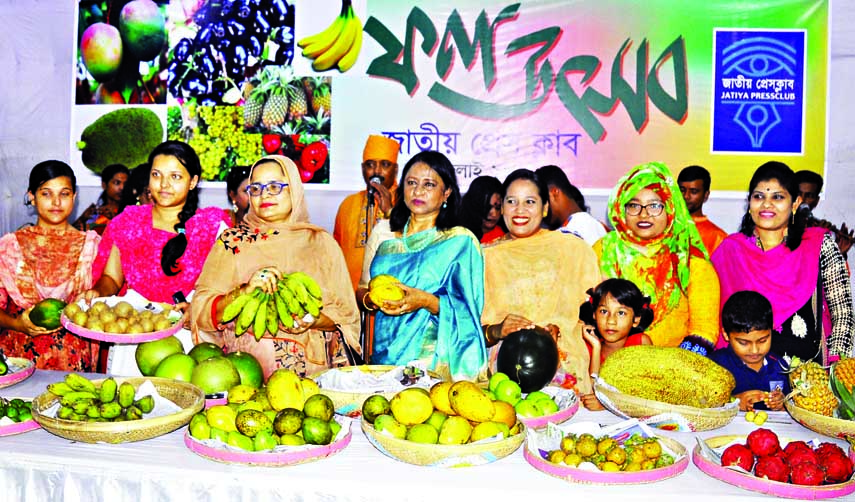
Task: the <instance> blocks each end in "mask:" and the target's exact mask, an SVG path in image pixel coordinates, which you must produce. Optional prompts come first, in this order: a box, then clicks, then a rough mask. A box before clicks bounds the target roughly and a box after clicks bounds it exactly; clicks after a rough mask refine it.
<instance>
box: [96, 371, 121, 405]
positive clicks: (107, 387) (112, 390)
mask: <svg viewBox="0 0 855 502" xmlns="http://www.w3.org/2000/svg"><path fill="white" fill-rule="evenodd" d="M118 388H119V385H118V384H117V383H116V379H114V378H113V377H110V378H108V379H106V380H104V381H103V382H101V390H100V392H99V394H98V399H100V400H101V402H102V403H109V402H110V401H112V400H114V399H116V391H117V390H118Z"/></svg>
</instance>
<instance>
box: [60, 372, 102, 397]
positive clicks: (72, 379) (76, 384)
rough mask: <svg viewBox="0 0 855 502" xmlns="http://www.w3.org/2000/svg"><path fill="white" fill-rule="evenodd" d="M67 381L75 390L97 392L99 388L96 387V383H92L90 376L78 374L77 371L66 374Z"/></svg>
mask: <svg viewBox="0 0 855 502" xmlns="http://www.w3.org/2000/svg"><path fill="white" fill-rule="evenodd" d="M65 383H66V384H68V386H69V387H71V388H72V389H74V390H77V391H86V392H92V393H95V392H97V391H98V389H96V388H95V384H94V383H92V381H91V380H89V379H88V378H86V377H84V376H81V375H78V374H77V373H69V374H67V375H65Z"/></svg>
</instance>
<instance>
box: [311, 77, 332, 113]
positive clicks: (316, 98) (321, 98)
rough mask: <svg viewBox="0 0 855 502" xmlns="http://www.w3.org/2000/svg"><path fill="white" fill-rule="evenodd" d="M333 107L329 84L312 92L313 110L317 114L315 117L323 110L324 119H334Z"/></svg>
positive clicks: (321, 85) (320, 86) (319, 86)
mask: <svg viewBox="0 0 855 502" xmlns="http://www.w3.org/2000/svg"><path fill="white" fill-rule="evenodd" d="M331 105H332V94H330V86H329V84H327V83H325V82H324V83H322V84H320V85H318V86H317V87H315V90H314V91H312V110H313V111H314V112H315V115H319V114H320V112H321V109H323V115H324V117H330V118H332V110H331V109H330V106H331Z"/></svg>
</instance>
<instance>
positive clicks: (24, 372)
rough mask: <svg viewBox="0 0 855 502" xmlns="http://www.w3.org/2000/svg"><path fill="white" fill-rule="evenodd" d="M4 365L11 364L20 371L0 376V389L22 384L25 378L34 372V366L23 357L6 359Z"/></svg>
mask: <svg viewBox="0 0 855 502" xmlns="http://www.w3.org/2000/svg"><path fill="white" fill-rule="evenodd" d="M6 364H11V365H13V366H16V367H18V368H22V369H20V370H18V371H16V372H14V373H6V374H5V375H3V376H0V389H2V388H4V387H8V386H10V385H15V384H16V383H18V382H22V381H24V380H26V379H27V378H30V375H32V374H33V372H34V371H36V365H35V364H33V362H32V361H30V360H29V359H24V358H23V357H7V358H6Z"/></svg>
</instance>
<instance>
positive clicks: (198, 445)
mask: <svg viewBox="0 0 855 502" xmlns="http://www.w3.org/2000/svg"><path fill="white" fill-rule="evenodd" d="M344 420H347V421H348V422H350V419H347V418H345V419H344ZM339 423H342V422H341V421H339ZM345 428H346V431H347V432H346V433H342V434H340V437H339V439H337V440H336V441H333V442H332V443H330V444H328V445H323V446H295V447H292V448H289V450H290V451H257V452H256V451H235V450H230V449H226V448H217V447H215V446H209V445H206V444H205V443H203V442H201V441H199V440H198V439H196V438H194V437H193V436H191V435H190V431H186V432H185V433H184V445H185V446H187V448H190V451H192V452H193V453H196V454H197V455H200V456H202V457H205V458H207V459H209V460H214V461H217V462H223V463H226V464H244V465H261V466H266V467H282V466H286V465H297V464H305V463H308V462H314V461H316V460H321V459H324V458H327V457H329V456H332V455H335V454H336V453H338V452H340V451H341V450H343V449H345V447H347V445H349V444H350V440H351V438H352V437H353V436H352V434H351V432H350V423H347V424H343V425H342V429H345Z"/></svg>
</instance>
